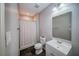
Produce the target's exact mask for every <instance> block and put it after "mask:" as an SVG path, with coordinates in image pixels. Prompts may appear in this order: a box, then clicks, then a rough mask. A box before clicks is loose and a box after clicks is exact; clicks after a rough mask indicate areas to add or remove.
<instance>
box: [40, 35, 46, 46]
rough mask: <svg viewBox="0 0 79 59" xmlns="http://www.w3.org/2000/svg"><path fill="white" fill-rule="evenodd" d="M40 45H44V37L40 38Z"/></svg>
mask: <svg viewBox="0 0 79 59" xmlns="http://www.w3.org/2000/svg"><path fill="white" fill-rule="evenodd" d="M40 43H41V44H42V45H44V44H45V43H46V38H45V37H44V36H41V37H40Z"/></svg>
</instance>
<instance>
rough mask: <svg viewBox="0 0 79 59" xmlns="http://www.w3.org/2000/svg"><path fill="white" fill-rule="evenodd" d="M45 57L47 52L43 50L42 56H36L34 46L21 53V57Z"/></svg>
mask: <svg viewBox="0 0 79 59" xmlns="http://www.w3.org/2000/svg"><path fill="white" fill-rule="evenodd" d="M45 55H46V51H45V50H43V52H42V53H41V54H39V55H36V54H35V49H34V47H33V46H32V47H29V48H27V49H24V50H21V51H20V56H45Z"/></svg>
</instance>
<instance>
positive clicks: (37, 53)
mask: <svg viewBox="0 0 79 59" xmlns="http://www.w3.org/2000/svg"><path fill="white" fill-rule="evenodd" d="M42 52H43V50H42V49H40V50H36V51H35V54H36V55H39V54H40V53H42Z"/></svg>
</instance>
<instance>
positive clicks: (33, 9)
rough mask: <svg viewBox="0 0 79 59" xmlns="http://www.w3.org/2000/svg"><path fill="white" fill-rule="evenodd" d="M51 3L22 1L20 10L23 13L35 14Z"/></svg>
mask: <svg viewBox="0 0 79 59" xmlns="http://www.w3.org/2000/svg"><path fill="white" fill-rule="evenodd" d="M48 5H50V3H38V4H36V3H20V4H19V10H20V14H21V15H31V16H34V15H36V14H38V13H40V12H41V11H42V10H44V9H45V8H46V7H47V6H48Z"/></svg>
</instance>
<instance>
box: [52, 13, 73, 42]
mask: <svg viewBox="0 0 79 59" xmlns="http://www.w3.org/2000/svg"><path fill="white" fill-rule="evenodd" d="M71 19H72V12H68V13H64V14H62V15H59V16H55V17H53V23H52V25H53V37H56V38H62V39H66V40H69V41H71Z"/></svg>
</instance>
